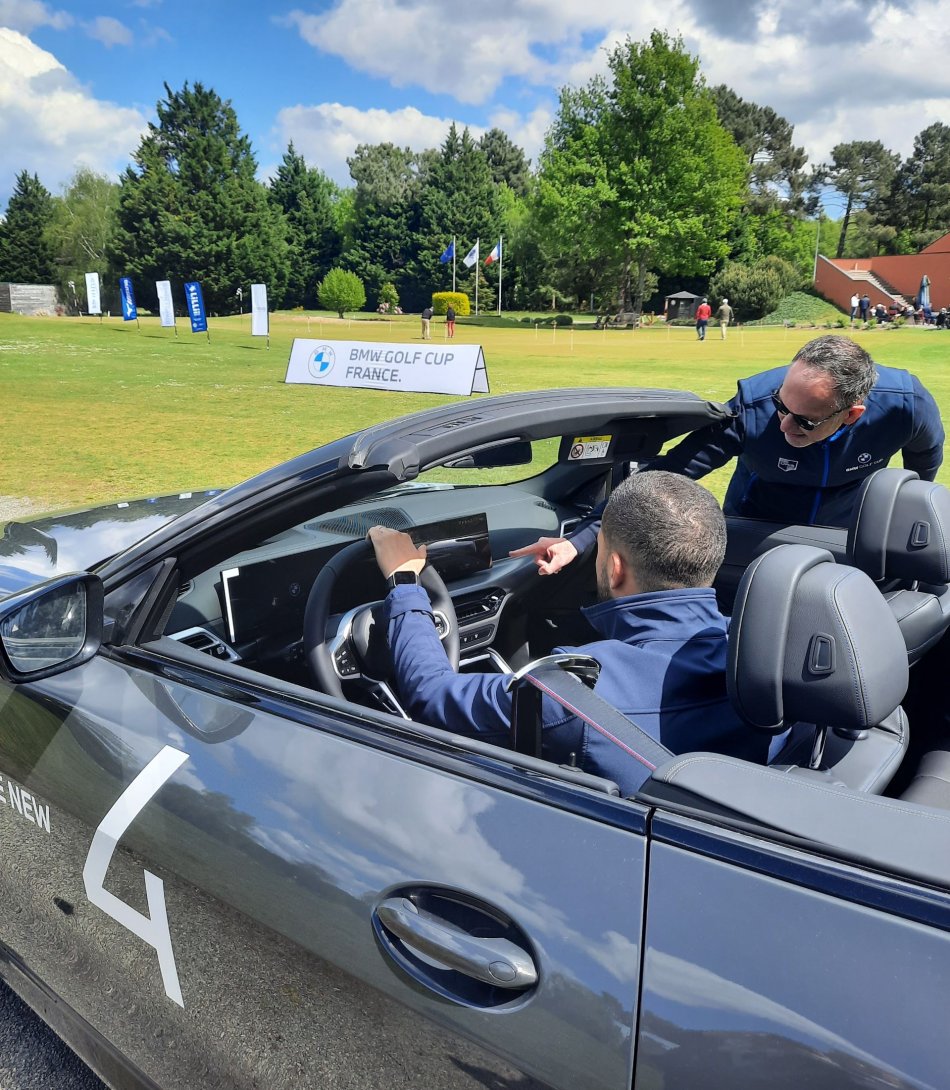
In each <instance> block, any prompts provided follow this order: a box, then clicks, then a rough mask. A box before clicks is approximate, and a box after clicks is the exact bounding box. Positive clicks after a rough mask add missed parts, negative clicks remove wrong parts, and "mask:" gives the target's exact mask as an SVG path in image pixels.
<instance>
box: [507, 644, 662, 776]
mask: <svg viewBox="0 0 950 1090" xmlns="http://www.w3.org/2000/svg"><path fill="white" fill-rule="evenodd" d="M584 660H587V661H586V662H585V661H584ZM587 662H592V663H594V664H595V665H596V660H594V659H589V660H588V658H587V656H577V655H573V656H572V655H552V656H550V657H549V658H547V659H540V660H539V661H538V662H535V663H532V664H531V665H530V666H528V667H526V668H525V669H524V670H522V671H520V672H519V673H518V674H517V675H515V677H514V678H513V679H512V682H511V683H510V685H509V688H510V689H512V690H513V693H514V707H513V709H512V737H511V744H512V749H515V750H516V751H517V752H519V753H528V754H530V755H531V756H535V757H540V756H541V745H542V724H541V699H540V698H541V696H542V695H544V696H549V697H550V698H551V699H552V700H554V701H556V702H557V703H558V704H560V705H561V707H562V708H564V709H566V710H567V711H569V712H570V713H571V714H572V715H576V716H577V717H578V718H579V719H582V720H583V721H584V722H585V723H587V725H588V726H589V727H591V728H592V729H593V730H596V731H597V732H598V733H599V734H601V735H602V736H603V737H604V738H606V739H607V740H608V741H609V742H611V743H613V744H614V745H616V746H618V747H619V748H620V749H622V750H623V751H624V752H625V753H626V754H628V755H629V756H630V757H631V758H632V759H633V760H635V761H637V762H638V763H639V764H640V766H641V767H642V769H643V781H641V782H645V781H646V780H648V779H649V778H650V775H651V774H652V773H653V771H654V770H655V769H656V768H657V766H658V765H661V764H663V763H664V762H665V761H668V760H669V759H670V758H671V757H672V756H673V755H674V754H673V753H672V751H671V750H668V749H667V748H666V746H664V745H663V744H662V743H660V742H658V741H656V739H655V738H653V737H651V736H650V735H649V734H647V732H646V731H645V730H644V729H643V728H642V727H640V726H638V725H637V724H636V723H634V722H633V720H632V719H628V718H627V717H626V716H625V715H623V714H622V713H621V712H619V711H617V709H616V708H615V707H613V705H611V704H608V703H607V701H606V700H604V699H603V698H602V697H600V696H598V695H597V694H596V693H595V692H593V690H592V689H591V688H588V687H587V685H585V684H584V682H583V681H581V680H580V679H579V678H578V677H577V676H575V674H574V673H573V672H571V671H572V667H573V668H574V669H577V668H578V666H580V668H581V669H582V670H583V671H584V672H585V673H587V676H588V678H589V677H590V670H589V669H588V668H587ZM598 669H599V666H598ZM594 679H595V680H596V674H595V675H594ZM532 690H533V693H532ZM529 693H531V694H532V695H534V694H536V696H535V699H534V700H531V699H526V698H527V697H528V694H529Z"/></svg>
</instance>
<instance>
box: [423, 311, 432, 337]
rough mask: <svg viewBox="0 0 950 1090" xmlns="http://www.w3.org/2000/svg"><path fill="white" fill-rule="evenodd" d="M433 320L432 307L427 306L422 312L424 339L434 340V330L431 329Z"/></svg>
mask: <svg viewBox="0 0 950 1090" xmlns="http://www.w3.org/2000/svg"><path fill="white" fill-rule="evenodd" d="M431 322H432V307H431V306H427V307H426V308H425V310H423V312H422V339H423V340H424V341H431V340H432V330H431V329H430V323H431Z"/></svg>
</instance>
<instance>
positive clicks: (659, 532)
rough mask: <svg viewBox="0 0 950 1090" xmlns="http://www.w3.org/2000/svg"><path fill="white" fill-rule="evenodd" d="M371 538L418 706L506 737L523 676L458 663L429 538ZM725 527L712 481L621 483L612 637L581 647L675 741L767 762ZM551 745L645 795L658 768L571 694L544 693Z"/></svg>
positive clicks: (462, 728) (402, 684)
mask: <svg viewBox="0 0 950 1090" xmlns="http://www.w3.org/2000/svg"><path fill="white" fill-rule="evenodd" d="M369 539H370V541H372V543H373V548H374V549H375V550H376V560H377V563H378V564H379V567H380V570H381V571H382V573H383V575H384V576H386V577H387V578H388V579H389V580H390V581H391V583H392V587H393V589H392V590H391V591H390V592H389V595H388V597H387V599H386V607H385V608H386V613H385V618H386V622H387V634H388V638H389V645H390V648H391V650H392V656H393V667H394V672H395V680H396V688H397V691H398V693H399V697H400V700H401V701H402V702H403V705H404V707H405V708H406V710H407V711H408V712H409V714H410V715H411V716H413V717H414V718H416V719H419V720H421V721H422V722H424V723H428V724H430V725H431V726H435V727H442V728H443V729H446V730H451V731H455V732H456V733H458V734H468V735H473V736H475V737H480V738H482V739H484V740H485V741H491V742H499V743H501V744H507V741H508V731H509V724H510V720H511V705H512V698H511V693H510V692H509V691H508V684H509V681H510V678H509V677H508V676H506V675H504V674H498V673H494V674H468V673H466V674H458V673H456V672H455V671H454V670H453V669H452V667H451V665H450V664H449V661H448V658H447V657H446V654H445V651H444V650H443V648H442V644H441V642H440V640H439V634H438V632H437V630H436V627H435V623H434V619H433V615H432V606H431V604H430V602H429V597H428V595H427V594H426V592H425V590H424V589H423V588H422V587H421V586H418V585H417V578H418V574H419V572H420V571H421V570H422V568H423V566H424V564H425V548H424V547H422V548H417V547H416V546H415V545H414V544H413V542H412V539H411V538H410V537H409V535H408V534H404V533H402V532H401V531H399V530H390V529H387V528H385V527H383V526H374V527H373V529H371V530H370V532H369ZM725 547H726V527H725V521H724V519H723V517H722V511H721V510H720V509H719V504H718V503H716V500H715V498H714V497H713V495H712V494H711V493H710V492H707V491H706V489H705V488H703V487H702V486H701V485H698V484H695V483H694V482H692V481H688V480H687V479H686V478H685V477H681V476H679V475H678V474H673V473H642V474H636V475H635V476H633V477H630V478H628V479H627V480H626V481H624V482H623V483H622V484H621V485H620V486H619V487H618V488H616V489H615V490H614V493H613V495H612V496H611V497H610V502H609V503H608V504H607V506H606V509H605V510H604V520H603V527H602V529H601V531H600V533H599V534H598V537H597V594H598V598H599V602H598V604H597V605H595V606H589V607H587V608H585V609H584V614H585V615H586V617H587V619H588V620H589V621H590V623H591V624H592V625H593V627H594V628H595V629H596V631H597V632H598V634H599V636H600V638H599V639H598V640H597V641H595V642H594V643H590V644H587V645H586V646H584V647H579V648H574V649H572V651H576V652H578V653H580V654H585V655H591V656H593V657H594V658H595V659H597V661H598V662H599V663H600V666H601V670H600V676H599V677H598V679H597V683H596V685H595V692H596V693H597V694H598V696H601V697H602V698H603V699H604V700H606V701H607V702H608V703H610V704H612V705H613V706H614V707H616V708H617V709H618V710H620V711H621V712H623V714H624V715H626V716H627V717H628V718H630V719H633V720H634V721H635V722H636V723H637V725H638V726H640V727H641V728H642V729H643V730H645V731H646V732H647V733H648V734H650V735H652V736H653V737H654V738H655V739H656V740H657V741H659V742H661V743H662V744H663V745H665V746H666V747H667V748H668V749H670V750H672V751H673V752H674V753H685V752H689V751H691V750H710V751H713V752H716V753H727V754H730V755H732V756H735V757H745V758H746V759H747V760H751V761H757V762H759V763H762V764H764V763H765V761H766V760H767V756H768V752H769V746H770V742H771V739H769V738H768V737H767V736H765V737H762V738H760V737H758V736H757V735H758V732H756V731H751V730H749V729H748V728H747V727H745V726H743V725H742V724H741V723H740V722H739V720H738V718H737V716H736V714H735V712H734V711H733V710H732V707H731V705H730V703H729V700H728V698H727V694H726V674H725V670H726V657H727V644H728V636H727V631H726V629H727V623H726V619H725V617H723V615H722V614H721V613H720V612H719V607H718V605H717V603H716V592H715V591H714V590H713V589H712V587H711V584H712V580H713V577H714V576H715V574H716V572H717V571H718V569H719V566H720V564H721V563H722V558H723V555H724V553H725ZM542 729H543V732H544V740H543V756H544V757H546V758H547V759H548V760H550V761H557V762H570V761H571V755H572V754H573V755H574V756H575V757H576V760H577V765H578V767H580V768H582V769H583V770H584V771H585V772H590V773H592V774H594V775H598V776H606V777H608V778H609V779H611V780H614V781H615V782H616V783H617V784H618V785H619V786H620V788H621V791H622V793H623V794H625V795H629V794H632V793H633V792H634V791H635V790H636V789H637V788H638V787H639V786H640V784H641V783H642V782H643V781H644V779H645V778H646V773H647V770H646V768H645V767H644V766H643V765H642V764H641V763H639V762H638V761H637V760H636V758H635V757H634V756H632V755H631V749H635V745H636V744H635V742H634V741H633V738H632V737H631V738H623V737H617V736H615V735H613V734H612V733H610V732H608V731H604V730H598V729H597V728H595V727H594V726H592V725H591V724H590V723H589V722H588V721H586V720H584V719H582V718H581V717H580V716H578V715H574V714H571V713H570V712H568V711H567V710H566V709H565V708H564V707H563V706H562V705H561V704H558V703H557V702H556V701H554V700H551V699H549V698H547V697H545V699H544V702H543V705H542Z"/></svg>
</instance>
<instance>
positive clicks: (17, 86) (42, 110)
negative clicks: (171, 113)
mask: <svg viewBox="0 0 950 1090" xmlns="http://www.w3.org/2000/svg"><path fill="white" fill-rule="evenodd" d="M145 127H146V119H145V117H144V116H143V115H142V114H141V113H140V112H139V111H138V110H134V109H129V108H127V107H123V106H119V105H116V104H115V103H112V102H104V101H102V100H100V99H97V98H94V97H93V96H92V95H91V94H90V93H89V91H88V90H87V89H86V88H84V87H83V86H82V85H81V84H80V83H79V81H78V80H77V79H76V78H75V76H73V75H72V74H71V73H70V72H69V71H67V69H66V68H65V67H64V66H63V65H62V64H61V63H60V62H59V61H58V60H57V59H56V58H55V57H54V56H53V55H52V53H48V52H47V51H46V50H44V49H41V48H40V47H39V46H38V45H36V44H35V43H33V42H31V41H30V40H29V38H26V37H24V35H22V34H19V33H17V32H16V31H15V30H7V29H5V28H0V200H2V203H3V204H4V205H5V204H6V199H7V197H8V196H9V193H10V191H11V190H12V189H13V181H14V178H15V176H16V174H17V173H18V172H19V171H21V170H29V171H30V172H31V173H34V172H35V173H37V174H39V176H40V179H41V180H42V182H43V183H44V185H46V187H47V188H48V189H51V190H53V191H54V192H55V191H56V189H58V188H59V187H60V186H61V185H62V184H63V183H64V182H66V181H67V180H68V179H69V178H70V177H71V175H72V174H73V173H74V172H75V170H76V168H77V167H79V166H88V167H91V168H92V169H94V170H99V171H102V172H104V173H107V174H115V173H116V172H117V171H118V169H119V168H120V167H121V166H122V165H124V164H125V163H126V162H127V161H128V158H129V154H130V152H131V150H132V149H133V148H135V147H136V146H137V144H138V141H139V137H140V136H141V134H142V132H143V131H144V130H145Z"/></svg>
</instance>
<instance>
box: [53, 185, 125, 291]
mask: <svg viewBox="0 0 950 1090" xmlns="http://www.w3.org/2000/svg"><path fill="white" fill-rule="evenodd" d="M118 205H119V187H118V185H117V184H116V183H115V182H111V181H109V179H108V178H107V177H106V176H105V175H104V174H97V173H96V172H95V171H94V170H90V169H89V168H88V167H81V168H80V169H79V170H77V171H76V173H75V174H74V175H73V177H72V179H71V180H70V182H69V184H68V185H67V186H66V187H65V189H64V190H63V192H62V195H61V196H58V197H54V198H53V213H52V218H51V221H50V227H49V230H48V232H47V238H48V239H49V243H50V246H51V248H52V252H53V261H54V267H55V273H54V275H55V279H56V283H57V285H58V286H59V289H60V295H61V297H62V298H64V299H68V300H69V301H70V302H71V303H73V304H74V305H82V304H83V303H84V301H85V291H86V283H85V278H84V274H85V273H87V272H97V273H99V276H100V279H101V280H102V281H103V285H104V286H105V284H106V283H107V282H108V280H109V279H111V278H110V277H109V276H108V273H109V263H108V256H107V251H108V246H109V241H110V239H111V238H112V234H113V232H114V230H115V225H116V210H117V209H118ZM70 285H72V287H71V286H70Z"/></svg>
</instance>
